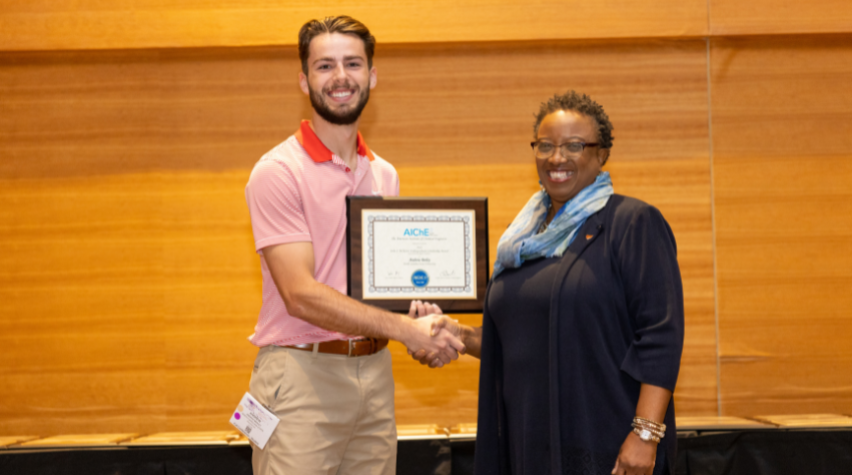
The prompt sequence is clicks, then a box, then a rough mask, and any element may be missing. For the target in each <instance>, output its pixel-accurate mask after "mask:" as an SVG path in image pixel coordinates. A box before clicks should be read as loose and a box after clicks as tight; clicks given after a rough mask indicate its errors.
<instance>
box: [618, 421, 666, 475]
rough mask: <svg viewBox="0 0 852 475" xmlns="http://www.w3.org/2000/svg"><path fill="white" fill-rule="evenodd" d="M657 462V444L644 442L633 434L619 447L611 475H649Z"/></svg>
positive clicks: (628, 435)
mask: <svg viewBox="0 0 852 475" xmlns="http://www.w3.org/2000/svg"><path fill="white" fill-rule="evenodd" d="M656 460H657V443H656V442H645V441H644V440H642V439H640V438H639V436H638V435H636V434H635V433H633V432H630V433H629V434H627V439H625V440H624V444H622V445H621V450H619V452H618V459H616V461H615V468H613V469H612V475H651V474H652V473H653V472H654V462H655V461H656Z"/></svg>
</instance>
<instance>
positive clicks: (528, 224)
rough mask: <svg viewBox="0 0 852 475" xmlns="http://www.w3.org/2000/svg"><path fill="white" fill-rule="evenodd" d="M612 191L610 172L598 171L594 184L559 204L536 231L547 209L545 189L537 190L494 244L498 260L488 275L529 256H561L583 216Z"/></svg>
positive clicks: (599, 206) (603, 203)
mask: <svg viewBox="0 0 852 475" xmlns="http://www.w3.org/2000/svg"><path fill="white" fill-rule="evenodd" d="M612 193H613V191H612V180H611V179H610V177H609V173H608V172H601V173H599V174H598V176H597V178H596V179H595V182H594V183H592V184H591V185H589V186H587V187H585V188H583V189H582V190H580V192H579V193H577V196H575V197H574V198H572V199H571V200H570V201H568V202H567V203H565V205H564V206H562V208H561V209H560V210H559V211H558V212H557V213H556V216H554V217H553V220H552V221H551V222H550V224H549V225H548V226H547V229H546V230H545V231H544V232H543V233H541V234H536V232H537V231H538V229H539V228H540V227H541V224H542V223H543V222H544V220H545V218H546V217H547V210H548V209H549V208H550V197H549V196H548V195H547V193H546V192H545V191H544V190H542V191H539V192H536V193H535V194H534V195H533V196H532V198H530V200H529V201H527V204H526V205H525V206H524V208H523V209H522V210H521V212H520V213H518V215H517V216H516V217H515V220H514V221H512V224H510V225H509V228H508V229H506V232H504V233H503V236H502V237H501V238H500V242H499V243H497V262H495V263H494V273H493V274H492V275H491V278H492V279H493V278H495V277H497V275H498V274H499V273H500V272H502V271H503V269H514V268H517V267H520V266H521V264H523V262H524V261H528V260H530V259H536V258H538V257H561V256H562V254H563V253H564V252H565V249H568V246H569V245H570V244H571V243H572V242H573V241H574V238H575V237H576V236H577V231H578V230H579V229H580V227H581V226H582V225H583V223H585V222H586V219H587V218H588V217H589V216H591V215H593V214H595V213H597V212H598V211H600V210H601V209H603V207H604V206H606V203H607V201H609V197H610V196H612Z"/></svg>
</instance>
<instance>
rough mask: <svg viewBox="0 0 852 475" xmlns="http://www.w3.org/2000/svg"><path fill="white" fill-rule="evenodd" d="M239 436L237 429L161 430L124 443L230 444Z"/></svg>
mask: <svg viewBox="0 0 852 475" xmlns="http://www.w3.org/2000/svg"><path fill="white" fill-rule="evenodd" d="M239 438H240V434H239V432H236V431H202V432H159V433H157V434H151V435H146V436H143V437H137V438H134V439H132V440H129V441H127V442H124V443H122V445H153V446H174V445H228V443H230V442H233V441H236V440H238V439H239Z"/></svg>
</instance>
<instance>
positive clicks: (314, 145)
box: [294, 120, 376, 163]
mask: <svg viewBox="0 0 852 475" xmlns="http://www.w3.org/2000/svg"><path fill="white" fill-rule="evenodd" d="M294 135H295V136H296V140H298V141H299V143H300V144H302V147H304V149H305V151H306V152H308V155H309V156H310V157H311V159H313V161H315V162H317V163H322V162H327V161H330V160H331V156H332V155H333V154H332V153H331V150H329V149H328V147H326V146H325V144H324V143H322V140H320V139H319V137H317V134H316V133H315V132H314V129H312V128H311V121H309V120H303V121H302V125H301V126H299V130H297V131H296V133H295V134H294ZM358 155H361V156H364V155H366V156H367V158H369V159H370V161H371V162H372V161H373V160H375V159H376V157H375V156H373V152H372V151H370V148H369V147H367V143H366V142H364V138H363V137H361V132H358Z"/></svg>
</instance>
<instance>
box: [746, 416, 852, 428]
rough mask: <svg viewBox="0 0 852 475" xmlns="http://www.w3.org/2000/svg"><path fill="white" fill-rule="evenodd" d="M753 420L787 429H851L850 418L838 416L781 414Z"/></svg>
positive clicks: (851, 421)
mask: <svg viewBox="0 0 852 475" xmlns="http://www.w3.org/2000/svg"><path fill="white" fill-rule="evenodd" d="M755 419H757V420H761V421H766V422H768V423H770V424H775V425H777V426H779V427H782V428H787V429H793V428H795V429H804V428H829V427H831V428H841V427H847V428H849V427H852V417H848V416H842V415H840V414H781V415H774V416H755Z"/></svg>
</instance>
